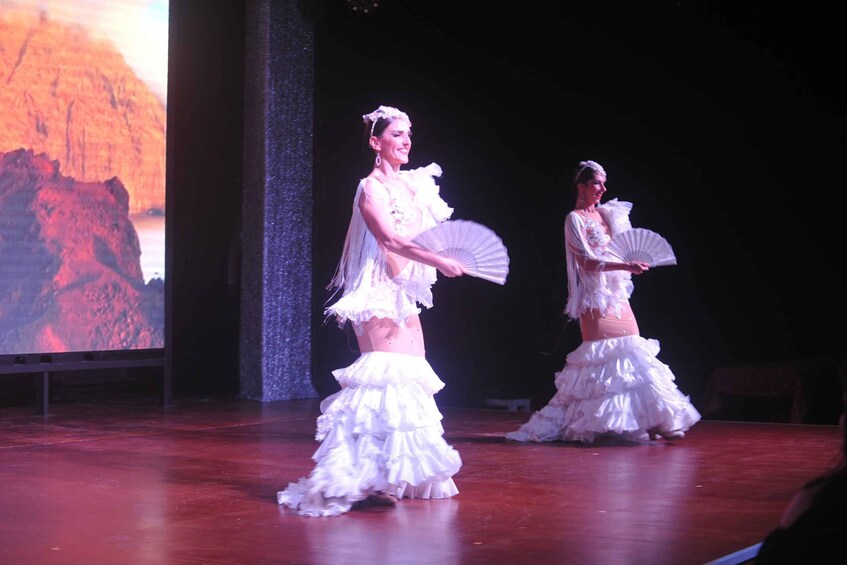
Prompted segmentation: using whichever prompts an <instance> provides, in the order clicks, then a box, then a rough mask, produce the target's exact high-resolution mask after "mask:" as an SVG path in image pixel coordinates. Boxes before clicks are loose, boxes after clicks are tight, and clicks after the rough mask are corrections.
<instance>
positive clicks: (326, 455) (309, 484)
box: [277, 352, 462, 516]
mask: <svg viewBox="0 0 847 565" xmlns="http://www.w3.org/2000/svg"><path fill="white" fill-rule="evenodd" d="M333 374H334V375H335V377H336V379H338V381H339V383H341V385H342V389H341V390H340V391H339V392H337V393H336V394H334V395H332V396H330V397H328V398H327V399H326V400H324V401H323V402H322V403H321V410H322V412H323V413H322V414H321V416H320V417H318V425H317V433H316V436H315V437H316V439H318V440H319V441H321V445H320V446H319V447H318V449H317V451H315V453H314V455H313V456H312V459H314V460H315V462H316V463H317V465H316V466H315V468H314V469H313V470H312V472H311V474H310V475H309V476H308V477H304V478H302V479H300V480H299V481H298V482H296V483H290V484H289V485H288V487H287V488H286V489H285V490H283V491H280V492H279V493H277V501H278V502H279V504H283V505H286V506H289V507H291V508H293V509H295V510H296V511H297V513H298V514H301V515H304V516H335V515H338V514H342V513H344V512H347V511H348V510H350V508H351V506H352V505H353V503H354V502H356V501H359V500H364V499H365V498H367V497H368V496H369V495H371V494H375V493H377V492H385V493H388V494H393V495H394V496H396V497H398V498H403V497H406V498H448V497H451V496H454V495H456V494H458V492H459V491H458V489H457V488H456V485H455V483H454V482H453V479H452V478H451V477H452V476H453V475H454V474H456V473H457V472H458V471H459V468H460V467H461V466H462V461H461V458H460V457H459V453H458V452H457V451H456V450H455V449H453V448H452V447H451V446H450V445H448V444H447V442H446V441H445V440H444V438H443V434H444V429H443V427H442V425H441V418H442V415H441V413H440V412H439V410H438V407H437V406H436V404H435V400H434V398H433V394H434V393H435V392H436V391H438V390H440V389H441V388H442V387H443V386H444V383H443V382H442V381H441V380H440V379H439V378H438V376H437V375H436V374H435V372H434V371H433V370H432V367H431V366H430V365H429V363H428V362H427V361H426V359H425V358H423V357H418V356H415V355H406V354H402V353H387V352H371V353H364V354H362V356H361V357H359V359H357V360H356V362H354V363H353V364H352V365H350V366H349V367H346V368H344V369H338V370H336V371H333Z"/></svg>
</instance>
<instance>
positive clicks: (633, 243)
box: [608, 228, 676, 267]
mask: <svg viewBox="0 0 847 565" xmlns="http://www.w3.org/2000/svg"><path fill="white" fill-rule="evenodd" d="M608 250H609V253H611V254H612V255H614V256H615V257H617V258H619V259H621V260H622V261H641V262H643V263H647V264H648V265H650V266H651V267H661V266H663V265H676V256H675V255H674V253H673V249H672V248H671V245H670V243H668V242H667V240H666V239H665V238H663V237H662V236H660V235H659V234H657V233H656V232H654V231H651V230H647V229H644V228H632V229H629V230H626V231H622V232H620V233H618V234H616V235H615V236H614V237H612V240H611V241H610V242H609V247H608Z"/></svg>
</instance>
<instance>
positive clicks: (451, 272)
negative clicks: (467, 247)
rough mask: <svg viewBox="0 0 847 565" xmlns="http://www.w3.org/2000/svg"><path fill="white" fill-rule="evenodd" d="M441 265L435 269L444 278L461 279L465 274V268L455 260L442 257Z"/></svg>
mask: <svg viewBox="0 0 847 565" xmlns="http://www.w3.org/2000/svg"><path fill="white" fill-rule="evenodd" d="M441 263H442V264H441V265H439V266H437V267H436V268H437V269H438V270H439V272H441V273H442V274H443V275H444V276H445V277H461V276H462V275H464V274H465V268H464V267H463V266H462V264H461V263H459V262H458V261H456V260H455V259H450V258H449V257H444V258H443V260H442V261H441Z"/></svg>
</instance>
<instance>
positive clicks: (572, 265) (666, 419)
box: [506, 199, 700, 443]
mask: <svg viewBox="0 0 847 565" xmlns="http://www.w3.org/2000/svg"><path fill="white" fill-rule="evenodd" d="M631 208H632V204H630V203H629V202H620V201H618V200H617V199H615V200H611V201H609V202H607V203H605V204H602V205H600V206H598V207H597V209H598V210H599V211H600V213H601V214H602V215H603V218H604V219H605V220H606V223H607V225H608V226H609V227H610V229H611V232H612V233H611V234H606V232H605V231H604V230H603V229H602V227H601V226H600V225H599V224H597V223H596V222H594V221H592V220H590V219H587V218H585V217H583V216H581V215H580V214H578V213H576V212H571V213H570V214H568V217H567V219H566V221H565V241H566V244H567V248H566V249H567V251H566V253H567V262H568V304H567V307H566V309H565V313H566V314H567V315H568V316H569V317H570V318H571V319H578V318H579V316H580V315H581V314H583V313H584V312H586V311H589V310H594V311H600V312H609V313H611V316H610V317H611V318H612V324H614V319H613V318H614V317H615V316H617V317H618V318H620V317H621V312H622V311H627V310H628V301H629V298H630V296H631V294H632V290H633V285H632V281H631V275H630V273H629V272H626V271H602V270H601V269H602V263H603V261H604V260H609V261H611V260H614V259H613V258H611V257H610V256H608V255H607V253H606V247H607V245H608V243H609V240H610V236H614V234H616V233H618V232H620V231H623V230H626V229H630V228H631V225H630V222H629V211H630V210H631ZM583 259H589V260H590V261H589V262H588V263H586V261H584V260H583ZM585 264H592V265H594V267H595V268H594V269H586V268H584V267H581V266H580V265H585ZM633 320H634V319H633ZM658 353H659V342H658V341H657V340H655V339H645V338H643V337H641V336H640V335H637V334H635V335H622V336H621V337H607V338H605V339H596V340H591V341H583V343H582V344H580V345H579V346H578V347H577V348H576V349H575V350H574V351H572V352H571V353H569V354H568V356H567V360H566V364H565V366H564V368H563V369H562V370H561V371H559V372H557V373H556V374H555V384H556V394H555V395H554V396H553V398H552V399H551V400H550V402H549V403H548V404H547V405H546V406H545V407H543V408H542V409H541V410H539V411H537V412H535V413H533V414H532V415H531V416H530V419H529V421H527V422H526V423H525V424H524V425H523V426H521V427H520V428H519V429H517V430H515V431H513V432H509V433H507V434H506V438H507V439H510V440H513V441H520V442H527V441H534V442H545V441H557V440H561V441H579V442H582V443H593V442H594V440H595V439H596V438H597V437H601V436H616V437H621V438H623V439H628V440H633V441H642V440H647V439H649V437H650V435H649V430H662V431H681V432H685V431H687V430H688V429H689V428H690V427H691V426H693V425H694V424H695V423H697V422H698V421H699V420H700V413H699V412H698V411H697V409H696V408H695V407H694V406H693V405H692V404H691V402H690V399H689V397H688V396H685V395H684V394H682V392H680V390H679V389H678V388H677V386H676V384H675V383H674V381H675V377H674V374H673V372H671V370H670V368H669V367H668V366H667V365H666V364H664V363H662V362H661V361H659V359H658V358H657V355H658Z"/></svg>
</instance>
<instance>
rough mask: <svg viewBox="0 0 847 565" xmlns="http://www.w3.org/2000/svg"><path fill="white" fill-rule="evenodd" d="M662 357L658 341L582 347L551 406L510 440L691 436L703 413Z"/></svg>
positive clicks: (629, 339) (631, 339)
mask: <svg viewBox="0 0 847 565" xmlns="http://www.w3.org/2000/svg"><path fill="white" fill-rule="evenodd" d="M658 353H659V342H658V341H656V340H655V339H644V338H642V337H640V336H626V337H621V338H611V339H603V340H598V341H587V342H583V343H582V344H580V346H579V347H577V348H576V349H575V350H574V351H572V352H571V353H570V354H569V355H568V357H567V363H566V364H565V367H564V368H563V369H562V370H561V371H560V372H558V373H556V389H557V392H556V394H555V396H553V398H552V399H551V400H550V402H549V403H548V404H547V406H545V407H544V408H542V409H541V410H539V411H537V412H535V413H534V414H533V415H532V416H531V417H530V419H529V421H528V422H527V423H526V424H524V425H523V426H521V427H520V428H519V429H518V430H516V431H514V432H510V433H507V434H506V438H507V439H511V440H514V441H536V442H542V441H556V440H563V441H580V442H583V443H592V442H593V441H594V439H595V437H597V436H602V435H617V436H622V437H624V438H627V439H632V440H646V439H648V433H647V430H663V431H672V430H680V431H686V430H688V429H689V428H690V427H691V426H693V425H694V424H695V423H697V422H698V421H699V420H700V413H699V412H698V411H697V409H696V408H694V406H693V405H692V404H691V402H690V399H689V397H688V396H685V395H683V394H682V393H681V392H680V391H679V389H678V388H677V387H676V385H675V384H674V380H675V378H674V375H673V373H672V372H671V370H670V368H669V367H668V366H667V365H665V364H664V363H662V362H661V361H659V360H658V359H657V358H656V355H658Z"/></svg>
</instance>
